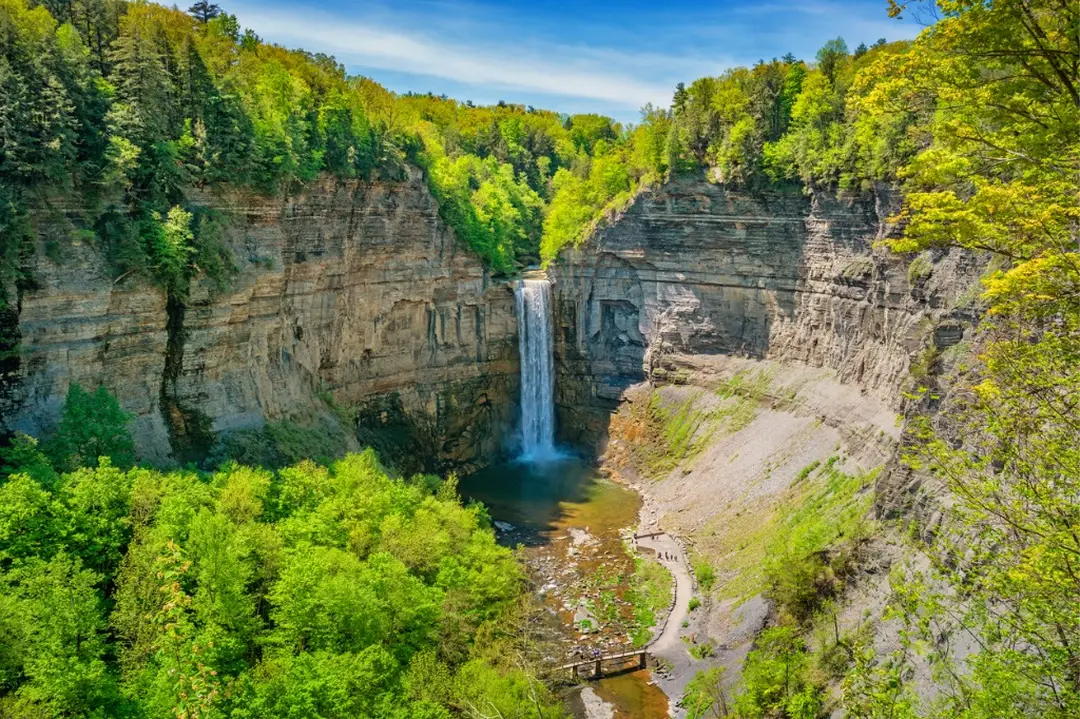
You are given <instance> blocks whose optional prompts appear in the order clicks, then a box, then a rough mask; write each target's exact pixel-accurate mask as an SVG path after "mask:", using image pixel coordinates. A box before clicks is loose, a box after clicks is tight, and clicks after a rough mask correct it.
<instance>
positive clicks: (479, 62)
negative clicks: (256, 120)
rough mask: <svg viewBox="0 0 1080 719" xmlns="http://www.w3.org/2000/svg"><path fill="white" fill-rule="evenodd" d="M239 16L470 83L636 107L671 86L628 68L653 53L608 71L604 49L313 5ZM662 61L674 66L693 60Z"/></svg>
mask: <svg viewBox="0 0 1080 719" xmlns="http://www.w3.org/2000/svg"><path fill="white" fill-rule="evenodd" d="M240 18H241V22H242V23H243V24H244V25H245V26H247V27H251V28H252V29H253V30H255V31H256V32H257V33H259V34H260V35H262V36H264V37H266V38H268V39H271V40H273V41H274V42H278V43H282V44H286V45H292V46H298V47H303V48H304V49H307V50H310V51H315V52H326V53H328V54H333V55H334V56H335V57H337V59H338V60H339V61H340V62H344V63H346V64H350V65H360V66H364V67H370V68H375V69H381V70H392V71H396V72H405V73H412V74H417V75H427V76H432V77H438V78H443V79H446V80H452V81H455V82H460V83H465V84H469V85H476V86H484V87H490V88H500V89H510V90H521V91H531V92H536V93H542V94H546V95H556V96H564V97H579V98H587V99H591V100H598V101H602V102H606V103H611V104H613V105H618V106H623V107H627V108H634V109H636V108H639V107H641V106H642V105H644V104H645V103H648V102H651V103H653V104H658V105H666V104H667V103H668V102H669V101H670V98H671V91H672V87H673V84H674V83H667V82H664V83H660V82H650V81H643V80H641V79H639V78H638V77H636V76H635V75H636V74H637V73H632V72H627V70H631V69H634V68H638V67H640V66H641V65H642V64H643V63H649V64H654V63H663V62H665V58H659V57H656V56H647V57H646V56H624V57H623V58H622V60H623V62H622V63H619V64H620V65H621V67H622V68H624V71H622V72H619V71H612V70H610V69H609V68H610V66H611V59H612V56H611V54H610V53H607V52H604V53H598V52H596V51H595V50H588V49H584V48H582V49H580V50H575V49H574V48H568V47H549V48H546V49H544V50H543V51H537V50H535V49H524V48H507V47H504V48H496V47H492V46H490V45H489V46H487V47H485V46H484V45H483V44H481V43H476V44H475V45H474V44H473V43H470V44H468V45H463V44H461V43H449V42H445V41H439V40H436V39H432V38H428V37H425V36H423V35H420V34H411V33H409V34H406V33H405V32H402V31H400V30H396V29H393V28H389V27H382V26H379V25H375V24H372V23H368V22H363V21H360V20H353V19H345V18H341V17H337V16H333V15H329V14H326V13H321V12H318V11H311V10H303V11H297V10H284V9H278V8H269V7H265V6H263V7H258V6H250V7H245V8H244V9H243V10H241V12H240ZM600 60H603V61H604V62H603V63H601V62H599V61H600ZM666 60H670V62H671V64H672V66H675V67H679V68H680V69H685V68H686V67H687V66H688V65H691V64H694V62H695V61H693V60H688V59H686V58H666ZM654 66H655V65H654ZM705 71H715V70H714V69H709V70H705ZM705 71H703V72H702V73H699V74H704V72H705ZM680 74H681V73H680ZM695 77H696V75H695Z"/></svg>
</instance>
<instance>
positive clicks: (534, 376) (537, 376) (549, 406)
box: [514, 279, 555, 460]
mask: <svg viewBox="0 0 1080 719" xmlns="http://www.w3.org/2000/svg"><path fill="white" fill-rule="evenodd" d="M514 294H515V295H516V297H517V318H518V343H519V346H520V349H521V440H522V441H521V451H522V458H523V459H527V460H528V459H542V458H544V457H553V456H554V455H555V366H554V365H555V358H554V348H553V346H552V340H551V330H552V327H551V325H552V318H551V283H550V282H548V281H547V280H546V279H526V280H521V281H520V282H518V285H517V287H516V288H515V290H514Z"/></svg>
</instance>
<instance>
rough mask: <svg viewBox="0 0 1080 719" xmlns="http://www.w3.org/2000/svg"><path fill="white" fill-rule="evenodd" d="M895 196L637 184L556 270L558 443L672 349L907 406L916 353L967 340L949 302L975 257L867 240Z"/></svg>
mask: <svg viewBox="0 0 1080 719" xmlns="http://www.w3.org/2000/svg"><path fill="white" fill-rule="evenodd" d="M898 202H899V198H898V197H897V196H896V195H895V193H892V192H891V191H888V190H886V189H879V190H878V191H877V192H876V193H871V194H867V195H863V196H859V197H856V198H852V199H838V198H837V197H836V196H835V195H827V194H814V195H805V194H802V193H801V192H798V191H792V192H763V193H756V194H750V193H745V192H737V191H731V190H728V189H725V188H724V187H723V186H722V185H716V184H711V183H709V182H706V181H705V180H704V178H685V179H680V180H678V181H675V182H672V183H668V184H665V185H662V186H659V187H656V188H653V189H651V190H649V191H646V192H643V193H642V194H640V195H639V196H638V197H637V198H636V199H635V201H634V202H633V203H632V204H631V205H630V207H629V208H627V210H626V211H625V212H624V213H623V214H622V215H621V216H620V217H619V218H617V219H616V220H615V221H613V222H611V223H610V224H608V226H606V227H605V228H603V229H601V230H600V231H599V232H597V233H596V235H595V236H594V237H592V238H591V239H590V240H589V241H588V242H587V243H585V244H584V245H583V246H582V247H580V248H578V249H575V250H572V251H569V252H567V253H566V254H565V255H564V257H563V258H561V259H560V261H559V262H558V263H557V264H556V265H554V266H553V268H552V270H551V274H552V276H553V278H554V280H555V297H556V302H555V304H556V323H557V328H556V333H555V334H556V357H557V363H558V371H559V381H558V383H557V399H556V401H557V404H558V408H559V413H560V420H561V421H560V426H561V427H562V428H563V431H564V435H565V437H566V438H567V439H570V440H574V441H581V442H585V443H591V442H593V441H595V440H596V439H598V438H599V437H601V436H602V434H603V432H604V429H605V427H606V422H607V417H608V416H609V415H610V413H611V411H612V409H613V407H614V404H615V402H616V401H617V400H618V398H619V397H620V394H621V392H622V390H623V389H624V388H625V387H627V386H629V385H631V384H633V383H634V382H638V381H641V380H642V379H644V378H646V377H647V376H652V377H656V378H663V377H664V376H665V374H667V373H669V372H670V371H671V370H672V369H673V367H674V366H675V365H674V364H672V362H671V361H670V360H671V359H672V358H674V357H675V356H677V355H738V356H745V357H752V358H759V359H771V360H777V361H781V362H783V361H795V362H798V363H800V364H806V365H810V366H815V367H823V368H827V369H830V370H833V371H834V372H835V374H836V376H837V378H838V379H839V380H841V381H843V382H850V383H856V384H857V385H858V386H859V387H861V388H862V389H863V390H864V391H866V392H870V393H873V394H877V395H880V396H881V398H882V399H884V400H885V401H887V402H888V403H889V404H892V405H894V406H896V405H898V403H899V401H900V392H901V390H902V389H903V388H904V387H905V382H906V379H907V376H908V370H909V366H910V363H911V361H912V358H913V357H917V355H918V352H919V351H920V350H921V349H923V348H925V347H928V346H930V344H931V342H936V346H937V348H938V349H943V348H944V347H947V346H949V345H951V344H955V343H957V342H959V341H960V340H961V339H962V338H963V333H964V327H965V326H966V325H967V323H968V321H969V317H968V314H967V313H966V312H965V310H963V309H955V307H956V305H957V299H958V298H959V297H960V296H961V295H963V294H964V293H966V292H970V287H971V286H972V283H973V282H974V281H975V279H976V278H977V277H978V274H979V271H980V263H979V262H978V261H977V260H976V259H975V258H972V257H970V256H965V255H961V254H959V253H942V254H941V255H939V256H936V257H925V258H919V259H918V260H916V264H915V265H913V266H911V267H909V261H910V260H911V258H902V257H898V256H896V255H895V254H893V253H891V252H890V251H889V250H887V249H884V248H875V246H874V245H875V242H877V241H879V240H881V239H884V238H885V237H887V236H889V234H890V233H891V232H893V231H894V230H895V228H894V227H892V226H891V225H890V224H889V222H888V217H889V216H890V215H891V214H893V213H894V212H895V211H896V210H897V209H898Z"/></svg>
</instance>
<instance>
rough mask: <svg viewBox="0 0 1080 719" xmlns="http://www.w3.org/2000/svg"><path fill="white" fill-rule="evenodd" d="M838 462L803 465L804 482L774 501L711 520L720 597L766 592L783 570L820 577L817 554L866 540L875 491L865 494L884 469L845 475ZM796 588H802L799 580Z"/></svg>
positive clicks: (735, 509) (711, 545)
mask: <svg viewBox="0 0 1080 719" xmlns="http://www.w3.org/2000/svg"><path fill="white" fill-rule="evenodd" d="M838 461H839V456H837V455H834V456H832V457H830V458H829V459H828V460H827V461H825V462H824V463H818V464H817V466H813V464H811V465H808V466H807V467H804V468H803V471H804V472H805V475H803V472H800V475H803V476H802V479H801V481H797V482H796V483H794V484H792V486H791V487H790V488H789V489H788V490H787V491H786V492H785V493H784V495H783V496H782V497H781V498H780V499H779V500H778V501H776V502H772V503H767V504H766V503H762V504H761V505H759V506H755V507H750V506H739V507H735V506H731V507H729V508H728V509H726V510H725V511H722V512H720V513H719V514H718V515H717V516H716V517H715V518H714V519H713V520H712V522H711V523H710V526H709V527H707V528H706V534H707V533H708V531H709V529H711V530H712V536H711V537H707V539H706V541H707V542H708V544H707V545H706V546H707V550H706V551H707V552H708V556H709V558H710V559H711V560H712V562H713V563H714V564H716V565H717V566H718V567H720V568H721V573H720V576H718V577H717V580H716V581H717V584H718V585H719V590H718V591H719V594H718V596H719V597H720V598H722V599H725V598H726V599H736V600H740V601H741V600H744V599H747V598H749V597H752V596H754V595H755V594H758V593H760V592H762V591H765V590H766V589H769V588H770V587H771V586H773V585H774V584H775V581H776V580H777V578H778V577H779V576H780V572H779V570H780V569H782V568H784V567H791V568H793V571H797V572H798V573H800V574H801V575H802V576H803V578H804V579H805V578H806V577H811V576H812V577H817V576H819V575H818V573H817V572H816V571H813V570H815V567H814V566H812V565H813V564H814V562H815V560H813V559H812V557H814V556H815V554H818V553H821V552H824V551H825V550H826V549H828V548H829V547H831V546H833V545H835V544H837V542H838V540H841V539H844V538H856V537H860V536H862V534H863V532H864V530H865V527H864V523H865V522H866V521H867V520H866V514H867V512H868V510H869V507H870V503H871V501H872V493H871V492H869V491H866V490H867V489H868V488H869V487H871V486H872V484H873V481H874V478H875V477H876V476H877V474H878V472H879V471H880V469H875V470H872V471H870V472H865V473H862V472H860V473H855V474H846V473H844V472H842V471H840V470H839V469H838V468H837V466H836V465H837V463H838ZM810 467H812V468H810ZM822 559H823V561H824V560H827V559H828V555H823V556H822ZM808 564H809V565H811V566H807V565H808ZM838 567H839V565H838ZM695 570H696V567H695ZM770 572H772V574H770ZM699 583H700V575H699ZM794 586H804V585H802V584H800V583H799V582H795V583H794ZM800 591H801V590H800ZM797 594H798V593H795V594H793V595H792V596H793V597H795V596H797Z"/></svg>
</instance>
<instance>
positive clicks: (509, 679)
mask: <svg viewBox="0 0 1080 719" xmlns="http://www.w3.org/2000/svg"><path fill="white" fill-rule="evenodd" d="M430 486H439V483H438V482H437V481H430V480H425V481H417V482H408V483H406V482H403V481H401V480H394V479H390V478H389V477H388V476H387V475H386V474H385V473H384V472H383V470H382V469H381V468H380V466H379V464H378V462H377V460H376V458H375V456H374V455H373V453H371V452H370V451H368V452H365V453H363V454H357V455H350V456H348V457H345V458H344V459H341V460H339V461H338V462H336V463H334V464H333V465H331V466H329V467H326V466H321V465H316V464H314V463H312V462H305V463H301V464H299V465H296V466H293V467H290V468H287V469H283V470H281V471H279V472H277V473H272V472H269V471H265V470H254V469H250V468H247V467H243V466H240V465H236V464H231V465H228V466H226V467H225V468H223V469H222V470H221V471H219V472H217V473H216V474H213V475H198V474H194V473H190V472H172V473H161V472H157V471H151V470H144V469H132V470H126V471H125V470H121V469H119V468H117V467H114V466H112V465H111V464H110V463H108V462H107V461H103V462H102V463H101V465H100V466H97V467H85V468H81V469H78V470H76V471H74V472H70V473H66V474H62V475H60V476H59V477H58V478H57V480H56V482H55V486H53V487H51V488H50V487H47V486H45V485H43V484H41V483H40V482H38V481H36V480H35V479H34V478H32V477H31V476H30V475H28V474H24V473H16V474H14V475H13V476H11V477H10V478H9V479H8V481H7V482H6V483H5V484H3V485H2V486H0V586H2V587H3V592H0V597H2V598H0V636H2V637H4V638H5V641H4V642H3V648H2V649H0V712H2V713H3V714H4V715H5V716H47V717H51V716H57V717H59V716H73V715H78V716H161V717H187V718H190V719H193V718H195V717H219V716H220V717H224V716H232V717H241V716H251V717H256V716H258V717H291V716H296V713H297V712H301V713H303V715H304V716H313V717H344V716H371V717H395V718H397V717H403V716H423V717H449V716H451V713H453V714H457V713H459V712H461V711H465V710H466V709H467V708H468V707H470V706H475V707H485V708H488V707H498V708H499V709H500V711H503V712H505V715H507V716H509V715H514V716H523V717H524V716H541V715H542V716H547V717H551V716H559V715H560V711H561V710H560V709H559V707H558V703H557V702H556V701H555V700H554V699H553V697H552V696H551V695H550V694H549V693H548V690H547V689H546V688H545V687H544V685H543V684H541V683H539V682H538V681H537V678H536V676H535V674H534V673H533V670H531V669H530V668H529V667H530V663H529V662H531V661H532V660H531V659H530V660H528V661H525V658H526V657H528V656H531V655H529V654H528V651H529V650H527V649H525V648H524V645H522V644H520V640H519V639H518V638H517V634H516V632H517V629H516V627H518V626H522V614H521V611H522V610H521V605H519V596H520V592H521V589H522V586H523V582H522V575H521V572H520V569H519V568H518V565H517V564H516V562H515V561H514V559H513V557H512V555H511V554H510V552H509V551H508V550H506V549H503V548H501V547H499V546H498V545H497V544H496V543H495V539H494V534H493V533H492V531H491V530H490V528H489V527H488V526H487V520H486V517H485V515H484V514H483V512H482V511H481V510H479V509H475V508H464V507H462V506H461V505H460V503H459V501H458V500H457V498H456V493H455V491H454V489H453V484H450V485H448V487H449V488H448V489H445V491H444V489H443V488H440V489H439V490H438V492H437V493H435V494H432V493H431V492H430V490H429V489H427V488H428V487H430ZM508 656H510V657H515V659H514V660H513V661H511V662H507V661H506V659H505V657H508ZM541 712H542V714H541Z"/></svg>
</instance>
